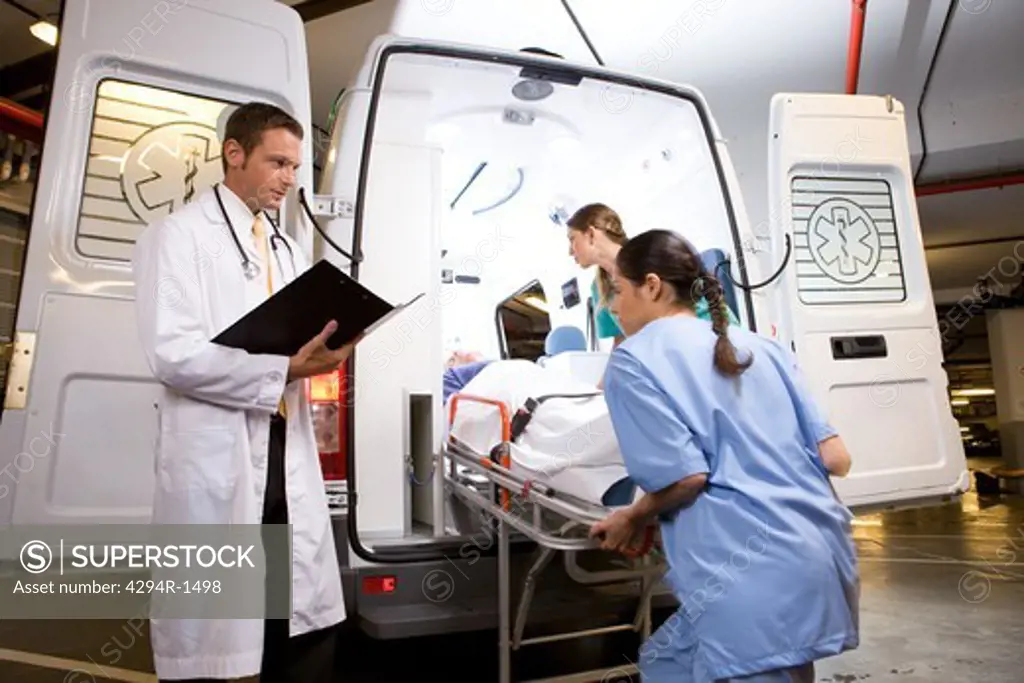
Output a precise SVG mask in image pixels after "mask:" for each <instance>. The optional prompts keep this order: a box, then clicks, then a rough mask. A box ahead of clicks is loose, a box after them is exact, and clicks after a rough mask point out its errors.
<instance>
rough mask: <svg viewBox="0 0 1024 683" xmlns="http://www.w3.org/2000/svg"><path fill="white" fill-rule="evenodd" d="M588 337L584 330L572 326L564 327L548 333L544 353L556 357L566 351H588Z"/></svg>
mask: <svg viewBox="0 0 1024 683" xmlns="http://www.w3.org/2000/svg"><path fill="white" fill-rule="evenodd" d="M586 350H587V337H586V335H585V334H583V330H581V329H580V328H578V327H573V326H572V325H562V326H561V327H556V328H555V329H553V330H551V331H550V332H548V336H547V338H546V339H545V340H544V353H546V354H547V355H549V356H554V355H556V354H559V353H564V352H565V351H586Z"/></svg>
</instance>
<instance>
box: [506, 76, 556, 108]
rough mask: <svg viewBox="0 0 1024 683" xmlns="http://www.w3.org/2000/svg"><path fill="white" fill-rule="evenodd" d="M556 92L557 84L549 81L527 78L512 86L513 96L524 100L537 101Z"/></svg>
mask: <svg viewBox="0 0 1024 683" xmlns="http://www.w3.org/2000/svg"><path fill="white" fill-rule="evenodd" d="M553 92H555V86H553V85H551V84H550V83H548V82H547V81H539V80H537V79H535V78H526V79H523V80H521V81H519V82H518V83H516V84H515V85H513V86H512V96H513V97H515V98H516V99H519V100H523V101H524V102H537V101H539V100H543V99H546V98H548V97H550V96H551V94H552V93H553Z"/></svg>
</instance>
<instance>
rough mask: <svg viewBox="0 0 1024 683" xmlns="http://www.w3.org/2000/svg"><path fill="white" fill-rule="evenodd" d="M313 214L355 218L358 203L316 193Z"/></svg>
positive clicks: (327, 216)
mask: <svg viewBox="0 0 1024 683" xmlns="http://www.w3.org/2000/svg"><path fill="white" fill-rule="evenodd" d="M313 215H314V216H317V217H324V218H353V217H355V215H356V204H355V202H353V201H350V200H348V199H342V198H341V197H332V196H330V195H314V196H313Z"/></svg>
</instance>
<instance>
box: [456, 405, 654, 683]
mask: <svg viewBox="0 0 1024 683" xmlns="http://www.w3.org/2000/svg"><path fill="white" fill-rule="evenodd" d="M544 398H553V397H542V398H541V400H540V401H539V402H542V401H543V399H544ZM531 401H532V402H531ZM531 401H527V403H526V405H524V406H523V407H522V408H521V409H519V410H518V411H517V412H516V413H515V414H514V415H513V414H511V411H510V410H509V406H508V405H507V404H506V403H504V402H502V401H499V400H495V399H491V398H486V397H481V396H474V395H470V394H465V393H460V394H456V395H454V396H452V398H451V400H450V402H449V416H448V427H449V429H448V432H449V433H448V437H447V439H446V442H445V444H444V448H443V457H444V459H445V462H446V471H445V488H446V489H447V491H448V493H449V495H452V496H455V497H457V498H458V499H459V500H460V501H461V502H462V503H464V504H465V505H466V506H467V507H468V508H470V509H472V510H474V511H476V512H478V513H479V514H480V515H481V516H482V517H483V518H485V519H489V520H493V522H494V523H495V524H496V525H497V528H498V602H499V605H498V614H499V664H500V683H510V682H511V652H512V651H513V650H518V649H519V648H520V647H522V646H524V645H530V644H534V643H546V642H553V641H558V640H568V639H572V638H582V637H587V636H598V635H603V634H607V633H612V632H615V631H624V630H632V631H635V632H639V633H641V634H642V636H643V637H644V638H647V637H648V636H649V635H650V632H651V598H652V595H653V593H654V590H655V589H656V588H657V586H658V584H659V582H660V580H661V577H662V575H663V574H664V572H665V569H666V566H665V563H664V559H663V557H662V556H661V554H660V553H659V552H658V543H657V529H656V526H654V525H652V526H650V527H648V528H647V529H646V530H645V534H644V539H643V543H642V544H641V546H640V547H637V548H635V549H632V550H631V551H630V552H628V553H627V554H626V558H625V560H626V562H625V566H617V567H615V568H612V569H604V570H599V571H593V570H587V569H584V568H583V567H582V566H580V565H579V563H578V562H577V555H578V554H579V553H581V552H583V551H587V550H591V549H594V548H597V547H599V543H598V541H597V540H596V539H591V538H590V537H589V532H590V528H591V526H592V525H593V524H594V523H596V522H598V521H600V520H602V519H604V518H605V517H607V516H608V515H609V514H611V513H612V512H613V510H614V508H612V507H607V506H603V505H597V504H594V503H593V502H590V501H587V500H583V499H582V498H579V497H578V496H574V495H572V494H570V493H566V492H565V491H559V490H556V489H555V488H553V487H552V486H551V485H550V484H548V483H545V482H541V481H536V480H534V479H531V478H527V477H523V476H522V475H521V474H518V473H516V472H514V471H513V467H512V462H511V454H510V450H511V448H512V446H513V444H514V443H515V441H516V440H517V439H518V438H519V436H521V435H522V433H523V431H524V430H525V429H526V428H527V427H528V425H529V422H530V417H531V415H532V411H533V408H535V407H536V406H537V405H538V403H539V402H538V401H536V400H532V399H531ZM466 403H472V404H475V405H477V406H480V405H486V406H489V407H490V408H492V409H493V412H494V419H495V420H498V421H500V424H501V440H500V441H499V442H498V443H495V444H494V445H493V447H492V448H491V450H490V452H487V453H484V452H481V451H480V450H477V449H475V448H473V447H471V446H469V445H468V444H466V443H465V442H464V441H462V440H460V439H459V438H458V437H457V436H455V435H454V434H452V425H453V424H454V423H455V421H456V416H457V413H458V410H459V407H460V405H464V404H466ZM515 533H518V534H520V535H521V536H522V537H525V538H528V539H530V540H532V541H533V542H535V543H536V544H537V545H538V553H537V556H536V559H535V561H534V562H533V564H532V566H531V567H530V569H529V571H528V572H527V574H526V576H525V579H524V580H523V585H522V588H521V591H520V593H519V600H518V605H517V607H516V610H515V613H514V615H513V612H512V605H511V602H512V586H511V585H510V584H511V581H512V577H511V571H510V543H511V540H512V536H513V534H515ZM558 552H562V554H563V560H564V563H565V570H566V573H567V574H568V576H570V577H571V578H572V579H573V580H574V581H577V582H578V583H581V584H586V585H597V584H611V583H625V582H639V592H638V593H639V599H638V605H637V610H636V614H635V617H634V619H633V620H632V622H631V623H625V624H616V625H613V626H606V627H601V628H594V629H585V630H578V631H572V632H568V633H559V634H554V635H545V636H540V637H536V638H523V632H524V629H525V627H526V623H527V616H528V613H529V609H530V603H531V601H532V599H533V596H534V592H535V590H536V586H537V581H538V578H539V577H540V576H541V574H542V572H543V571H544V569H545V568H546V567H547V566H548V565H549V563H550V562H551V561H552V560H553V559H554V557H555V555H556V554H557V553H558ZM612 671H617V672H621V673H636V669H635V667H634V666H629V667H623V666H616V667H614V668H612V669H607V670H599V671H592V672H586V675H585V676H589V675H591V674H592V675H593V678H589V677H579V676H576V677H567V678H559V679H548V680H579V681H583V680H604V676H605V675H607V674H608V673H610V672H612Z"/></svg>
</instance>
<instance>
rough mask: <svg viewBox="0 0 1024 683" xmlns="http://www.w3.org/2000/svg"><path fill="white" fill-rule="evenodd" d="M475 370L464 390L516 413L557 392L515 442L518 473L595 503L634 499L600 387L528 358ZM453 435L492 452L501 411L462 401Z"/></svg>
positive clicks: (514, 468) (480, 450)
mask: <svg viewBox="0 0 1024 683" xmlns="http://www.w3.org/2000/svg"><path fill="white" fill-rule="evenodd" d="M477 362H479V361H477ZM473 370H474V372H475V374H474V375H473V376H472V378H471V379H469V381H468V382H466V383H465V384H464V385H463V386H461V388H460V389H459V391H458V392H457V393H461V394H465V395H469V396H475V397H478V398H486V399H491V400H496V401H500V402H502V403H504V404H505V406H506V407H507V410H508V415H509V417H510V418H511V417H512V416H513V415H515V413H516V412H517V411H518V410H519V409H520V408H522V407H523V406H525V405H526V402H527V400H528V399H531V398H533V399H538V398H540V397H543V396H549V395H556V396H554V397H552V398H550V399H548V400H545V401H543V402H542V403H541V404H540V405H539V406H537V408H536V409H535V411H534V413H533V416H532V419H531V420H530V422H529V424H528V425H527V427H526V429H525V430H524V431H523V433H522V435H521V436H520V437H519V438H518V439H517V440H515V441H514V442H513V443H512V445H511V448H510V451H511V458H512V465H511V469H512V472H513V473H515V474H516V475H517V476H521V477H524V478H527V479H532V480H535V481H537V482H539V483H544V484H546V485H548V486H551V487H552V488H554V489H556V490H558V491H563V492H565V493H568V494H570V495H573V496H576V497H577V498H581V499H583V500H585V501H588V502H591V503H594V504H596V505H627V504H629V503H630V502H632V499H633V496H634V490H635V487H633V486H632V484H631V483H630V481H629V479H628V475H627V473H626V466H625V464H624V463H623V460H622V455H621V453H620V452H619V445H618V441H617V440H616V438H615V432H614V430H613V429H612V423H611V419H610V418H609V416H608V407H607V405H606V404H605V400H604V395H603V394H601V393H600V392H599V391H598V390H597V388H596V387H595V386H594V385H592V384H589V383H587V382H582V381H580V380H578V379H575V378H573V377H572V376H570V375H568V374H566V373H562V372H558V371H555V370H550V369H546V368H544V367H541V366H539V365H537V364H536V363H533V362H531V361H527V360H498V361H491V362H488V363H484V364H482V365H477V366H474V368H473ZM446 393H447V392H446ZM564 396H567V397H564ZM450 400H451V398H450V397H448V398H447V399H446V403H448V402H449V401H450ZM451 434H452V435H453V436H455V437H456V438H457V439H459V440H460V441H462V442H463V443H465V444H466V445H468V446H469V447H470V448H472V449H473V450H475V451H477V452H478V453H489V452H490V451H491V449H492V448H493V447H494V446H495V445H497V444H498V443H500V442H501V440H502V434H501V420H500V418H499V415H498V409H497V408H496V407H495V406H493V405H487V404H481V403H478V402H474V401H471V400H460V402H459V404H458V409H457V411H456V414H455V421H454V423H453V424H452V427H451Z"/></svg>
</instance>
